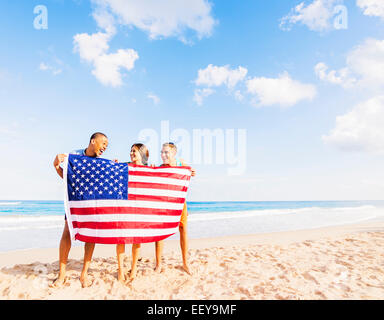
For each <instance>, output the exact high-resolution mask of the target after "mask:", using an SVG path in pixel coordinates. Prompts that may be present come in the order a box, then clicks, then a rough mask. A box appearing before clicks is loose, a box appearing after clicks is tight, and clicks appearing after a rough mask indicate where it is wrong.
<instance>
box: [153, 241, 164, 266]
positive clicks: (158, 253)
mask: <svg viewBox="0 0 384 320" xmlns="http://www.w3.org/2000/svg"><path fill="white" fill-rule="evenodd" d="M163 246H164V244H163V240H161V241H157V242H156V243H155V247H156V267H155V271H157V272H161V266H162V256H163Z"/></svg>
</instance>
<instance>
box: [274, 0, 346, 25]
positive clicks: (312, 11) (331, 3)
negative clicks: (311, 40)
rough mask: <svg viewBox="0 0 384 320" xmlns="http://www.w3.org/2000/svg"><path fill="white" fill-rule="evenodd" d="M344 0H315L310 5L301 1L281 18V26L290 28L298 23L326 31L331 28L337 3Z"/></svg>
mask: <svg viewBox="0 0 384 320" xmlns="http://www.w3.org/2000/svg"><path fill="white" fill-rule="evenodd" d="M339 3H343V0H314V1H313V2H311V3H310V4H308V5H305V2H301V3H300V4H299V5H297V6H296V7H294V8H293V9H292V10H291V12H290V13H289V14H288V15H286V16H285V17H283V18H282V19H281V23H280V28H282V29H283V30H290V29H291V26H292V25H294V24H296V23H301V24H304V25H306V26H307V27H308V28H309V29H310V30H312V31H326V30H329V29H330V28H331V18H332V17H333V15H334V8H335V5H337V4H339Z"/></svg>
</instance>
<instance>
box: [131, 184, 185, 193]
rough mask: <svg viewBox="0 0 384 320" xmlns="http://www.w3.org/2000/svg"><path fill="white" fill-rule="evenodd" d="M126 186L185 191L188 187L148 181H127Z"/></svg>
mask: <svg viewBox="0 0 384 320" xmlns="http://www.w3.org/2000/svg"><path fill="white" fill-rule="evenodd" d="M128 188H148V189H160V190H173V191H185V192H186V191H187V190H188V188H187V187H184V186H175V185H171V184H165V183H150V182H128Z"/></svg>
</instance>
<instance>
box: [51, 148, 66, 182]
mask: <svg viewBox="0 0 384 320" xmlns="http://www.w3.org/2000/svg"><path fill="white" fill-rule="evenodd" d="M66 156H67V155H65V154H58V155H57V156H56V158H55V160H54V161H53V166H54V167H55V170H56V172H57V174H58V175H59V176H60V177H61V179H63V168H62V167H60V163H63V162H64V159H65V157H66Z"/></svg>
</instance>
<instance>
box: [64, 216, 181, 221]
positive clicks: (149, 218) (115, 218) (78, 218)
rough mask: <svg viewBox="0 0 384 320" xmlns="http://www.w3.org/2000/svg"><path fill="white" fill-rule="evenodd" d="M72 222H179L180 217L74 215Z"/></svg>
mask: <svg viewBox="0 0 384 320" xmlns="http://www.w3.org/2000/svg"><path fill="white" fill-rule="evenodd" d="M71 216H72V220H73V221H78V222H119V221H122V222H138V221H139V222H179V221H180V216H164V215H155V214H89V215H88V214H87V215H76V214H72V215H71Z"/></svg>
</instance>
